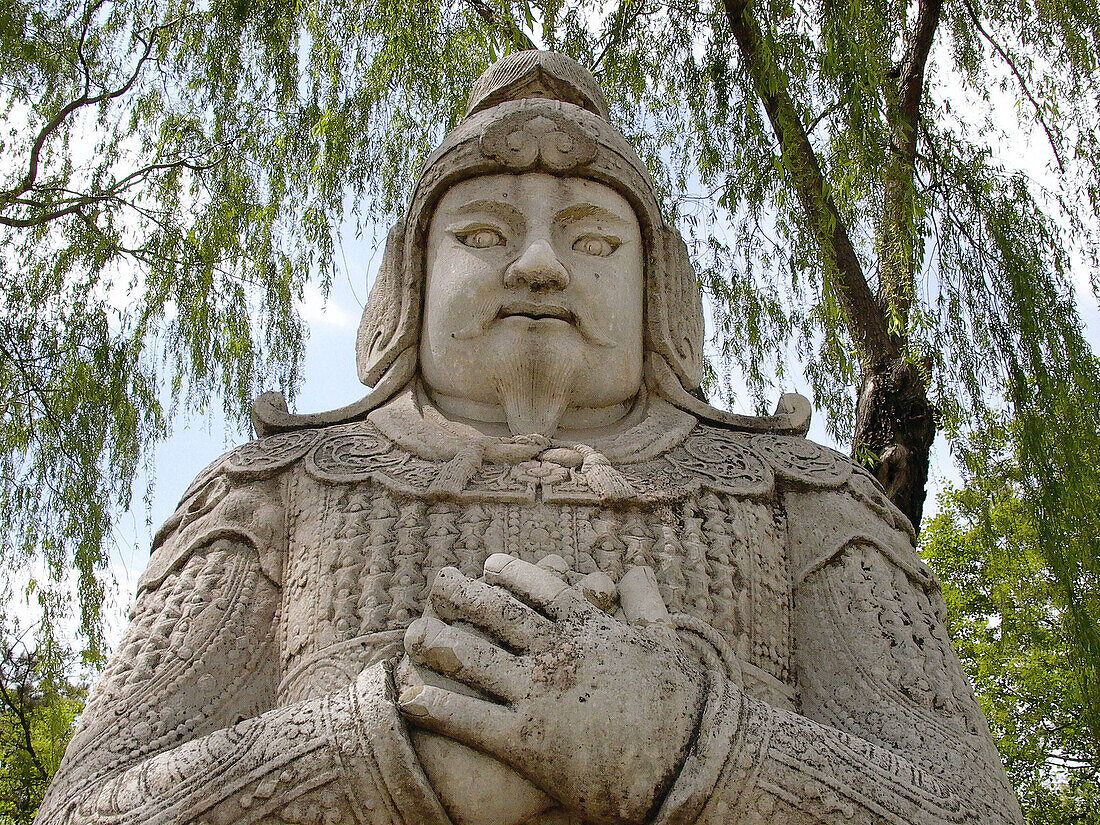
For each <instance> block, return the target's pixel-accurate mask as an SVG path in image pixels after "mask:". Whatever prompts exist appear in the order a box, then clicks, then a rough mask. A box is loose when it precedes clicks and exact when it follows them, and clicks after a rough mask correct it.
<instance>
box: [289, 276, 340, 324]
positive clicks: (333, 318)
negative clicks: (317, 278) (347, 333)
mask: <svg viewBox="0 0 1100 825" xmlns="http://www.w3.org/2000/svg"><path fill="white" fill-rule="evenodd" d="M298 312H300V313H301V315H302V320H304V321H305V322H306V323H307V324H309V325H310V326H311V327H318V326H325V327H335V328H337V329H348V328H350V327H351V326H352V325H353V321H352V316H351V314H350V313H349V312H348V311H347V310H345V309H344V308H343V307H342V306H341V305H340V304H338V303H336V302H335V301H334V300H333V299H332V297H331V296H330V297H329V298H325V296H324V295H322V294H321V290H320V289H318V288H317V287H316V286H315V285H314V284H312V283H307V284H306V288H305V297H304V298H303V299H302V300H301V301H299V302H298Z"/></svg>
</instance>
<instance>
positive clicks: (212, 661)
mask: <svg viewBox="0 0 1100 825" xmlns="http://www.w3.org/2000/svg"><path fill="white" fill-rule="evenodd" d="M278 604H279V587H278V586H277V585H276V584H275V583H274V582H273V581H272V580H271V579H270V578H269V577H268V576H267V575H265V573H264V572H263V569H262V567H261V563H260V558H259V554H258V553H257V551H256V550H255V549H254V547H253V546H252V545H251V544H249V543H248V542H246V541H245V540H244V539H243V538H242V537H240V536H234V535H231V534H230V535H223V537H222V538H218V539H214V540H211V541H210V542H209V543H208V544H206V545H205V546H201V547H198V548H196V549H194V550H192V551H189V552H188V554H187V558H186V561H185V562H183V563H182V565H181V566H179V568H178V569H175V570H173V571H172V572H169V573H167V574H166V575H165V576H164V577H163V578H162V579H161V580H160V582H159V584H158V585H157V586H156V587H153V588H149V589H146V590H144V591H143V592H142V593H141V595H140V596H139V599H138V602H137V605H136V606H135V609H134V613H133V617H132V621H131V625H130V629H129V631H128V634H127V637H126V639H125V640H124V642H123V644H122V646H121V647H120V649H119V651H118V653H117V655H116V657H115V659H114V660H113V661H112V662H111V664H110V665H109V666H108V668H107V669H106V671H105V672H104V674H103V676H102V678H101V680H100V682H99V683H98V684H97V686H96V690H95V692H94V694H93V696H92V697H91V698H90V699H89V702H88V705H87V707H86V709H85V712H84V714H83V716H82V718H81V724H80V729H79V730H78V732H77V734H76V735H75V736H74V738H73V741H72V743H71V745H70V747H69V750H68V752H67V753H66V756H65V759H64V761H63V762H62V765H61V767H60V769H59V771H58V774H57V776H56V777H55V779H54V781H53V783H52V785H51V786H50V789H49V791H48V793H47V796H46V799H45V801H44V802H43V804H42V807H41V808H40V810H39V815H38V818H37V820H36V822H37V823H39V825H93V824H94V823H111V824H112V825H123V824H124V823H134V824H135V825H136V824H137V823H195V825H223V823H225V824H226V825H228V823H234V825H238V824H239V825H246V824H249V823H263V825H268V823H286V824H287V825H289V824H290V823H295V824H297V825H344V823H349V825H350V823H370V825H375V823H377V825H390V824H391V823H394V825H398V824H399V823H400V825H412V823H425V825H427V824H428V823H440V824H441V825H446V824H447V822H448V820H447V817H446V815H445V813H444V812H443V810H442V808H441V807H440V805H439V803H438V801H437V800H436V798H435V796H434V794H433V793H432V791H431V788H430V785H428V782H427V780H426V779H425V778H424V775H423V772H422V771H421V770H420V767H419V764H418V763H417V760H416V757H415V754H414V752H413V750H412V746H411V744H410V742H409V740H408V738H407V736H406V733H405V729H404V726H403V723H402V722H401V720H400V719H399V717H398V714H397V711H396V708H395V706H394V703H393V697H392V688H391V680H390V677H389V674H388V673H387V672H386V671H385V670H384V668H383V667H382V666H381V665H376V666H375V667H373V668H370V669H368V670H366V671H364V672H363V673H362V674H361V675H360V678H359V679H358V682H357V684H355V685H352V686H350V687H348V688H347V689H346V690H343V691H341V692H338V693H335V694H333V695H330V696H326V697H323V698H321V699H317V700H312V701H309V702H304V703H300V704H294V705H288V706H284V707H273V706H274V701H275V700H274V696H275V685H276V682H277V673H276V672H275V665H274V662H275V661H276V656H275V655H274V644H275V638H274V636H275V632H276V631H275V627H276V622H275V615H276V611H277V609H278Z"/></svg>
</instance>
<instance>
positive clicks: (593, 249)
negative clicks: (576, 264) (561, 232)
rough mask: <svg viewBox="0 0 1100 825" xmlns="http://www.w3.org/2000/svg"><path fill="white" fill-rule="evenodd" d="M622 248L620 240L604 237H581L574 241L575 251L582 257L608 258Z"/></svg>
mask: <svg viewBox="0 0 1100 825" xmlns="http://www.w3.org/2000/svg"><path fill="white" fill-rule="evenodd" d="M620 246H622V241H620V240H619V239H618V238H608V237H606V236H604V235H581V236H580V237H579V238H577V240H575V241H573V251H574V252H580V253H581V254H582V255H592V256H594V257H596V258H606V257H607V256H608V255H610V254H611V253H612V252H614V251H615V250H616V249H618V248H619V247H620Z"/></svg>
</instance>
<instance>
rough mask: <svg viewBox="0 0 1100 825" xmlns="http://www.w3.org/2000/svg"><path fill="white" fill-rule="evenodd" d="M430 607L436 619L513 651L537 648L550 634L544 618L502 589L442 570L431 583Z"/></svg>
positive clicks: (548, 622) (550, 625)
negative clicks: (461, 626)
mask: <svg viewBox="0 0 1100 825" xmlns="http://www.w3.org/2000/svg"><path fill="white" fill-rule="evenodd" d="M430 600H431V601H430V605H431V607H432V609H433V610H434V611H435V612H436V614H437V615H438V616H439V618H441V619H443V620H445V621H448V622H455V621H462V622H468V623H469V624H472V625H474V626H475V627H477V628H479V629H481V630H484V631H485V632H486V633H488V634H489V635H490V636H492V637H493V638H494V639H497V640H498V641H500V642H501V644H503V645H504V646H505V647H508V648H510V649H512V650H529V649H532V648H539V647H541V646H543V645H544V644H545V643H546V640H547V639H548V638H549V636H550V635H551V633H552V632H553V625H552V624H551V622H550V621H549V620H548V619H547V618H546V617H545V616H542V615H540V614H539V613H537V612H536V611H535V610H532V609H531V608H530V607H528V606H527V605H525V604H524V603H523V602H521V601H519V600H518V599H516V598H515V597H514V596H512V594H511V593H509V592H508V591H507V590H505V589H504V588H502V587H496V586H494V585H492V584H486V583H485V582H480V581H477V580H476V579H471V578H469V577H467V576H464V575H462V573H460V572H459V571H458V570H457V569H455V568H453V567H444V568H443V569H442V570H440V571H439V574H438V575H437V576H436V578H435V581H434V582H433V583H432V589H431V595H430Z"/></svg>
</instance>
